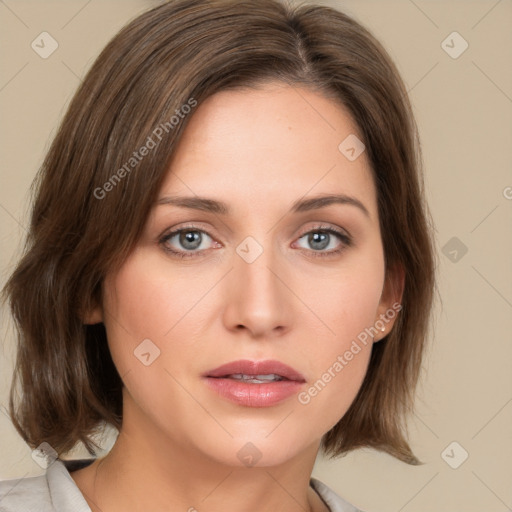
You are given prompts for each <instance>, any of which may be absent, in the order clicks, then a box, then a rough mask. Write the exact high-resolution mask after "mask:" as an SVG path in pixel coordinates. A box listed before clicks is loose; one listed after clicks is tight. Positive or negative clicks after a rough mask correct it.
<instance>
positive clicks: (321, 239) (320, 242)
mask: <svg viewBox="0 0 512 512" xmlns="http://www.w3.org/2000/svg"><path fill="white" fill-rule="evenodd" d="M309 242H310V244H311V246H312V247H313V248H315V249H325V248H326V247H327V246H328V245H329V233H312V234H310V235H309Z"/></svg>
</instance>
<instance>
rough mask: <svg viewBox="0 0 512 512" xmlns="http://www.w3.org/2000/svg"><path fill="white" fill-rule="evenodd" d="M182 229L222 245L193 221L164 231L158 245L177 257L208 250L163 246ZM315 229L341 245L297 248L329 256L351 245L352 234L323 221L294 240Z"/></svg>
mask: <svg viewBox="0 0 512 512" xmlns="http://www.w3.org/2000/svg"><path fill="white" fill-rule="evenodd" d="M182 231H198V232H200V233H203V234H206V235H207V236H208V237H210V238H211V239H212V240H213V241H214V242H215V243H216V244H220V245H223V244H222V243H221V242H218V241H217V240H216V238H215V237H214V236H212V235H211V234H210V233H209V232H208V231H207V230H206V229H204V228H202V227H201V226H199V225H196V224H193V223H186V224H185V225H178V226H177V227H175V228H172V230H168V231H167V232H164V234H162V235H161V236H159V237H158V243H159V244H160V245H163V246H164V250H165V251H166V252H168V253H171V254H173V255H175V256H177V257H180V258H193V257H199V256H200V255H203V254H205V253H206V252H208V251H209V249H203V250H201V251H177V250H173V249H169V248H168V247H167V246H165V243H166V242H167V241H168V240H169V239H170V238H173V237H174V236H176V235H178V234H179V233H180V232H182ZM315 231H323V232H326V233H329V234H334V235H335V236H337V237H338V239H339V240H340V242H341V245H342V247H341V248H339V249H335V250H330V251H314V250H312V249H310V250H308V249H304V248H302V247H299V250H301V251H306V252H307V253H309V254H312V255H313V256H315V257H329V256H335V255H337V254H339V253H341V252H342V251H343V250H345V249H346V248H348V247H350V246H352V245H353V240H352V236H351V235H350V234H349V232H348V231H347V230H345V229H342V228H339V227H335V226H333V225H331V224H324V223H321V222H320V223H318V222H317V223H316V224H315V225H314V226H309V227H307V228H303V229H301V231H300V234H299V235H298V236H297V238H296V240H299V239H301V238H303V237H304V236H305V235H308V234H309V233H311V232H315Z"/></svg>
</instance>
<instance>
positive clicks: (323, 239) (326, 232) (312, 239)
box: [299, 226, 352, 257]
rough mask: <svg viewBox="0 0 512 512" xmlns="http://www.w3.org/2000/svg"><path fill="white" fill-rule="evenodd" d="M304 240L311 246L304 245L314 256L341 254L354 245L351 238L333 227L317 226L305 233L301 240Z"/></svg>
mask: <svg viewBox="0 0 512 512" xmlns="http://www.w3.org/2000/svg"><path fill="white" fill-rule="evenodd" d="M301 240H303V241H304V242H305V244H306V245H308V246H309V247H303V246H302V248H304V249H306V250H308V252H310V253H312V255H313V256H320V257H329V256H333V255H336V254H339V253H340V252H341V251H343V250H345V249H346V248H347V247H350V246H351V245H352V240H351V238H350V237H349V236H348V235H347V234H346V233H343V232H342V231H338V230H337V229H334V228H332V227H325V226H317V227H315V228H314V229H312V230H310V231H308V232H307V233H305V234H303V235H302V236H301V237H300V238H299V242H300V241H301Z"/></svg>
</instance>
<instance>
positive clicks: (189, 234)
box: [160, 226, 213, 258]
mask: <svg viewBox="0 0 512 512" xmlns="http://www.w3.org/2000/svg"><path fill="white" fill-rule="evenodd" d="M208 240H210V241H213V239H212V237H211V236H210V235H209V234H208V233H206V231H204V230H202V229H199V228H197V227H194V226H188V227H184V228H180V229H177V230H175V231H173V232H171V233H168V234H167V235H165V236H163V237H162V238H161V239H160V244H161V245H162V246H163V248H164V249H165V250H166V251H167V252H169V253H171V254H173V255H175V256H178V257H180V258H190V257H192V256H196V255H197V253H199V252H202V251H205V250H207V249H208V248H209V245H210V243H211V242H210V243H209V242H208Z"/></svg>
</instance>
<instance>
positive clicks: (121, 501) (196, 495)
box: [73, 411, 328, 512]
mask: <svg viewBox="0 0 512 512" xmlns="http://www.w3.org/2000/svg"><path fill="white" fill-rule="evenodd" d="M126 412H128V411H126ZM132 419H134V418H131V417H130V414H129V413H128V414H127V415H126V416H125V417H124V418H123V428H122V430H121V432H120V434H119V436H118V438H117V441H116V443H115V444H114V446H113V448H112V449H111V451H110V452H109V453H108V455H107V456H106V457H104V458H102V459H99V460H97V461H96V462H95V463H94V464H92V465H91V466H89V467H87V468H85V469H82V470H80V471H77V472H75V473H73V478H74V480H75V482H76V483H77V485H78V487H79V488H80V489H81V490H82V493H83V494H84V497H85V498H86V500H87V501H88V503H89V506H90V508H91V510H92V512H97V511H101V512H117V511H121V510H122V511H123V512H126V511H138V510H141V511H142V510H152V511H160V510H162V511H164V510H166V511H167V510H183V511H188V512H197V511H201V510H208V511H209V512H221V511H222V512H225V511H226V510H237V511H240V512H253V511H254V510H258V511H259V512H266V511H268V512H271V511H272V512H320V511H322V512H324V511H327V510H328V508H327V507H326V506H325V504H324V503H323V501H322V500H321V499H320V497H319V496H318V495H317V494H316V492H315V491H314V490H313V489H312V488H311V487H310V486H309V479H310V476H311V472H312V470H313V465H314V462H315V458H316V454H317V452H318V448H319V444H320V442H319V441H318V442H317V443H314V444H313V445H311V446H309V447H308V448H307V449H306V450H304V451H303V452H301V453H299V454H297V455H296V456H295V457H293V458H292V459H290V460H287V461H286V462H284V463H282V464H279V465H274V466H268V467H257V466H254V467H245V466H243V465H241V466H232V465H228V464H226V463H224V462H219V461H218V460H215V459H212V458H210V457H208V456H207V455H206V454H204V453H203V452H201V451H199V450H198V449H197V448H195V447H194V446H188V445H185V444H182V443H180V442H179V441H177V440H174V439H169V436H167V435H164V433H163V432H161V431H158V429H156V428H155V427H154V426H151V425H144V426H143V428H141V427H142V426H141V425H137V424H136V422H135V421H131V420H132Z"/></svg>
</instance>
